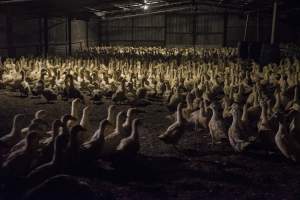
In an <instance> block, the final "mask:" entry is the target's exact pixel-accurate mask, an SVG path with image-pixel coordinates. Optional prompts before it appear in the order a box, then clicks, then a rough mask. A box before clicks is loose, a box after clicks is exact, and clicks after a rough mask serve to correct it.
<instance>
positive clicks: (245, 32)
mask: <svg viewBox="0 0 300 200" xmlns="http://www.w3.org/2000/svg"><path fill="white" fill-rule="evenodd" d="M248 21H249V13H248V14H247V18H246V24H245V31H244V41H246V39H247V31H248Z"/></svg>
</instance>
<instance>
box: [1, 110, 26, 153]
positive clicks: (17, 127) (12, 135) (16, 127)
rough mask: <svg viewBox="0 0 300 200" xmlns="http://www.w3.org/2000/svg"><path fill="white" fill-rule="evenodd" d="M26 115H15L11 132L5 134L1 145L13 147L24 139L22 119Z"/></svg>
mask: <svg viewBox="0 0 300 200" xmlns="http://www.w3.org/2000/svg"><path fill="white" fill-rule="evenodd" d="M24 117H25V115H23V114H17V115H15V116H14V119H13V124H12V128H11V130H10V132H9V133H8V134H7V135H4V136H3V137H1V138H0V147H1V148H2V147H4V148H11V147H12V146H13V145H15V144H16V143H17V142H19V141H20V140H21V139H23V137H22V134H21V129H22V123H21V121H22V120H23V119H24Z"/></svg>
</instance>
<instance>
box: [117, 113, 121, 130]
mask: <svg viewBox="0 0 300 200" xmlns="http://www.w3.org/2000/svg"><path fill="white" fill-rule="evenodd" d="M121 128H122V123H121V116H118V118H117V121H116V130H117V131H118V132H120V131H121Z"/></svg>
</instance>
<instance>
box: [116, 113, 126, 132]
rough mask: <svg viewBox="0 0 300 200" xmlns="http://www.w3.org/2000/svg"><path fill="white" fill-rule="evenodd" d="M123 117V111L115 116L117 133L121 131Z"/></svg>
mask: <svg viewBox="0 0 300 200" xmlns="http://www.w3.org/2000/svg"><path fill="white" fill-rule="evenodd" d="M124 116H125V112H124V111H121V112H119V113H118V114H117V117H116V130H117V131H121V128H122V121H123V118H124Z"/></svg>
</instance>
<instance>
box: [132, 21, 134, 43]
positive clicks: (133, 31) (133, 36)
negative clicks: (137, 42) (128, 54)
mask: <svg viewBox="0 0 300 200" xmlns="http://www.w3.org/2000/svg"><path fill="white" fill-rule="evenodd" d="M133 44H134V17H132V18H131V46H133Z"/></svg>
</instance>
